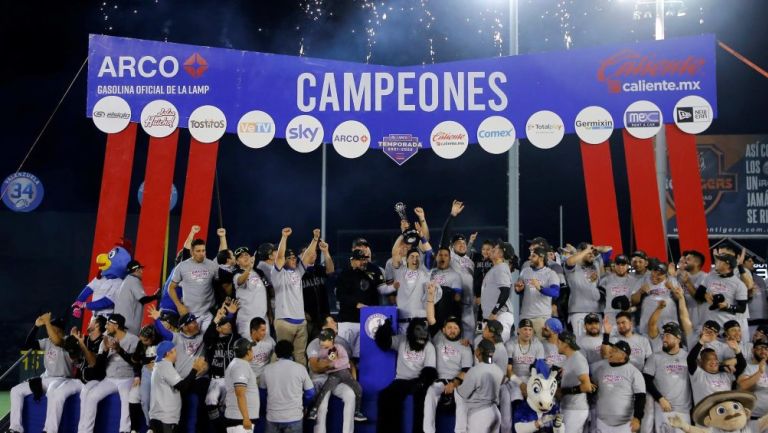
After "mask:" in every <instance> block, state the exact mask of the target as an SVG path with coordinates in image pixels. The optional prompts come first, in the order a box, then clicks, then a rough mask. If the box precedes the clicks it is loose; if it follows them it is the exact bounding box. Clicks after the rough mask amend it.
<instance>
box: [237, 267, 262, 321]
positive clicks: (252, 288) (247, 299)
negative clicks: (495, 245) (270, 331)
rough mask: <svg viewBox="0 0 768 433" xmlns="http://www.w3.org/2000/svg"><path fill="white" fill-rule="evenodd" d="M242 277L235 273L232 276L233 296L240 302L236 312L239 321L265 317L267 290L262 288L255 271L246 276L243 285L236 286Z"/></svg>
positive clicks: (260, 280)
mask: <svg viewBox="0 0 768 433" xmlns="http://www.w3.org/2000/svg"><path fill="white" fill-rule="evenodd" d="M241 276H242V274H241V273H237V274H235V276H234V286H235V294H236V296H237V299H238V300H239V301H240V309H239V310H237V317H238V319H241V320H248V321H249V322H250V319H253V318H254V317H261V318H262V319H266V317H267V288H266V286H264V281H262V279H261V276H260V275H259V273H258V272H256V271H251V272H250V273H249V274H248V278H246V280H245V282H244V283H243V284H238V283H237V280H238V279H239V278H240V277H241Z"/></svg>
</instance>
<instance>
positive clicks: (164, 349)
mask: <svg viewBox="0 0 768 433" xmlns="http://www.w3.org/2000/svg"><path fill="white" fill-rule="evenodd" d="M174 347H176V346H174V344H173V342H171V341H163V342H162V343H160V344H158V345H157V355H155V361H162V360H163V358H165V355H167V354H168V352H170V351H171V350H173V348H174Z"/></svg>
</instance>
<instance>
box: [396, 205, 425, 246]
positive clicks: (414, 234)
mask: <svg viewBox="0 0 768 433" xmlns="http://www.w3.org/2000/svg"><path fill="white" fill-rule="evenodd" d="M395 212H397V214H398V215H399V216H400V220H401V221H405V222H408V217H407V216H406V215H405V205H404V204H403V202H398V203H397V204H395ZM402 234H403V242H405V243H406V244H408V245H416V243H418V242H419V239H420V238H421V235H419V231H418V230H416V229H415V228H413V226H412V225H411V223H408V228H407V229H405V231H404V232H403V233H402Z"/></svg>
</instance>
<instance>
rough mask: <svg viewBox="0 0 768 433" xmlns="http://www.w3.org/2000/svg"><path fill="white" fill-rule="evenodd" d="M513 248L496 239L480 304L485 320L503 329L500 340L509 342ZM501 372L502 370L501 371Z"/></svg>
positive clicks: (512, 322)
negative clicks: (493, 321)
mask: <svg viewBox="0 0 768 433" xmlns="http://www.w3.org/2000/svg"><path fill="white" fill-rule="evenodd" d="M514 253H515V251H514V248H512V245H511V244H510V243H509V242H504V241H502V240H501V239H498V240H497V241H496V243H495V244H494V246H493V248H492V249H491V260H493V268H491V270H490V271H488V274H487V275H486V276H485V279H483V287H482V293H481V294H480V303H481V307H482V308H483V318H484V319H485V320H498V321H499V322H501V324H502V326H503V327H504V329H503V331H502V334H501V338H502V340H503V341H505V342H506V341H507V340H509V337H510V335H511V333H512V329H513V328H514V327H515V316H514V313H513V307H512V299H511V290H512V272H511V271H510V268H509V260H510V259H512V257H513V256H514ZM502 371H503V370H502Z"/></svg>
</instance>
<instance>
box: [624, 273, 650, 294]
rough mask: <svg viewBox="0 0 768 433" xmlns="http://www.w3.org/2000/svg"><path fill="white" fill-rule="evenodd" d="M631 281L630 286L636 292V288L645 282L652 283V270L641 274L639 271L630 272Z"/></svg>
mask: <svg viewBox="0 0 768 433" xmlns="http://www.w3.org/2000/svg"><path fill="white" fill-rule="evenodd" d="M629 281H630V285H631V286H630V288H631V289H632V290H631V292H634V291H635V290H637V289H639V288H640V286H642V285H643V284H646V283H648V284H650V283H651V272H650V271H647V270H646V271H645V272H643V273H642V274H639V273H637V272H631V273H630V274H629Z"/></svg>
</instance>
